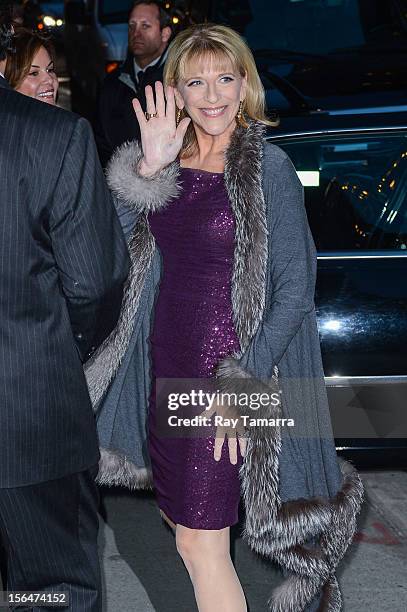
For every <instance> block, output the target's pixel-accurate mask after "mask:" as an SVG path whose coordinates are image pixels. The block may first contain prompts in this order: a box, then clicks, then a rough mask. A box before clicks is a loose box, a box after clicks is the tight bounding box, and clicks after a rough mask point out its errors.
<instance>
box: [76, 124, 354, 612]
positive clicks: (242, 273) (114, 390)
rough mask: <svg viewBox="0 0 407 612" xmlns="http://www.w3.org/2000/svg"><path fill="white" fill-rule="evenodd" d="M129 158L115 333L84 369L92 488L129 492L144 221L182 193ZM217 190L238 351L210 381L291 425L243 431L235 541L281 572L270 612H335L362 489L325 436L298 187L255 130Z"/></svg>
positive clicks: (144, 352)
mask: <svg viewBox="0 0 407 612" xmlns="http://www.w3.org/2000/svg"><path fill="white" fill-rule="evenodd" d="M141 154H142V153H141V151H140V148H139V145H138V144H137V143H136V142H132V143H128V144H126V145H123V146H122V147H121V148H120V149H118V151H117V152H116V154H115V156H114V157H113V159H112V161H111V164H110V166H109V169H108V181H109V184H110V187H111V189H112V191H113V193H114V194H115V195H116V197H117V200H118V210H119V214H120V216H121V218H122V223H123V227H124V229H125V231H127V234H128V237H129V250H130V254H131V258H132V262H133V263H132V269H131V272H130V276H129V280H128V285H127V290H126V293H125V298H124V302H123V306H122V313H121V318H120V320H119V323H118V326H117V328H116V330H115V331H114V332H113V333H112V334H111V336H110V338H108V339H107V341H106V342H105V343H104V345H102V347H101V348H100V349H99V350H98V352H97V354H96V355H95V356H94V357H93V359H92V360H91V361H90V362H89V363H88V365H87V367H86V375H87V380H88V385H89V390H90V394H91V397H92V400H93V403H94V406H95V408H97V410H98V427H99V434H100V441H101V446H102V460H101V464H100V473H99V481H100V482H101V483H104V484H121V485H125V486H127V487H130V488H137V487H141V486H146V485H147V484H148V482H149V469H148V466H149V462H148V457H147V453H146V425H145V424H146V413H147V407H148V398H149V394H150V384H151V381H150V359H149V344H148V339H149V333H150V327H151V321H152V317H153V314H154V299H155V295H156V291H157V288H158V286H159V281H160V275H161V260H160V254H159V252H158V250H157V248H156V246H155V242H154V238H153V236H152V234H151V231H150V229H149V225H148V221H147V214H148V212H149V211H152V210H158V209H160V208H161V207H162V206H166V205H168V204H169V202H170V201H171V200H173V199H174V198H176V196H177V194H178V193H179V190H180V185H179V184H178V182H177V179H178V177H179V164H178V162H174V163H173V164H171V165H170V166H168V167H167V168H165V169H164V170H163V171H161V172H160V173H159V174H158V175H155V176H154V177H152V178H143V177H141V176H140V175H138V174H137V173H136V166H137V162H138V160H139V159H140V157H141ZM225 185H226V188H227V191H228V195H229V199H230V202H231V206H232V211H233V214H234V218H235V227H236V237H235V256H234V267H233V277H232V307H233V316H234V323H235V328H236V331H237V334H238V337H239V340H240V346H241V352H240V353H239V354H237V355H233V356H230V357H229V358H227V359H224V360H223V361H222V362H221V363H220V364H219V366H218V370H217V375H218V381H219V385H220V386H221V387H222V388H223V389H226V390H233V391H236V390H238V389H241V390H243V391H245V392H248V391H249V392H250V390H253V391H259V389H260V388H264V389H266V388H268V389H270V388H272V389H274V390H275V389H276V388H279V390H280V391H281V398H282V402H281V404H280V405H279V406H278V407H276V408H273V409H271V408H270V407H268V408H267V409H262V410H260V412H259V414H257V415H256V416H261V417H263V416H264V417H278V416H287V417H290V418H293V419H294V421H295V423H296V425H295V427H294V428H293V429H292V430H291V431H289V429H290V428H287V429H285V430H284V431H282V429H283V428H280V427H263V428H261V427H255V428H252V429H251V430H250V438H249V442H248V450H247V454H246V457H245V460H244V463H243V466H242V469H241V478H242V495H243V499H244V503H245V508H246V525H245V536H246V538H247V540H248V542H249V544H250V546H251V547H252V548H253V549H254V550H256V551H257V552H259V553H260V554H262V555H266V556H267V557H269V558H271V559H274V560H276V561H278V562H279V563H280V564H281V566H282V567H283V568H285V569H286V571H287V572H289V573H290V574H291V578H290V579H289V580H286V581H285V582H284V583H283V585H282V586H281V587H279V588H278V589H275V591H274V593H273V595H272V598H271V599H270V609H271V610H273V611H274V612H289V611H293V612H297V611H298V612H300V611H302V610H305V609H306V608H307V606H308V605H309V604H310V603H311V602H312V601H315V596H318V594H319V593H322V601H323V604H322V605H323V606H324V607H323V608H321V612H322V610H326V611H328V610H329V612H336V611H338V610H340V609H341V595H340V591H339V588H338V584H337V581H336V578H335V573H334V572H335V569H336V567H337V565H338V563H339V561H340V559H341V558H342V556H343V555H344V553H345V551H346V549H347V547H348V545H349V543H350V542H351V540H352V537H353V534H354V531H355V518H356V515H357V513H358V511H359V509H360V505H361V501H362V495H363V489H362V485H361V482H360V479H359V477H358V475H357V473H356V471H355V470H354V468H353V467H352V466H351V465H350V464H348V463H347V462H345V461H338V459H337V456H336V451H335V446H334V441H333V438H332V430H331V424H330V417H329V407H328V403H327V396H326V390H325V385H324V373H323V368H322V361H321V352H320V345H319V337H318V331H317V326H316V315H315V308H314V291H315V278H316V251H315V246H314V242H313V239H312V236H311V233H310V229H309V226H308V222H307V216H306V212H305V208H304V203H303V189H302V186H301V184H300V182H299V180H298V178H297V175H296V173H295V170H294V168H293V165H292V163H291V162H290V160H289V159H288V157H287V156H286V154H285V153H284V152H283V151H282V150H281V149H279V148H278V147H276V146H274V145H272V144H270V143H267V142H265V140H264V126H262V125H261V124H260V123H255V122H251V123H250V125H249V127H248V128H247V129H245V128H242V127H237V128H236V130H235V132H234V134H233V136H232V141H231V144H230V146H229V148H228V150H227V152H226V165H225ZM310 542H313V545H312V547H311V548H310V547H309V543H310ZM315 542H316V543H315ZM304 544H307V545H308V546H307V548H305V547H304V546H303V545H304ZM307 609H309V608H307Z"/></svg>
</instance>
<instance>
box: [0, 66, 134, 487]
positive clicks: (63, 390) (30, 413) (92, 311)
mask: <svg viewBox="0 0 407 612" xmlns="http://www.w3.org/2000/svg"><path fill="white" fill-rule="evenodd" d="M127 273H128V255H127V247H126V245H125V241H124V239H123V234H122V231H121V228H120V225H119V222H118V219H117V216H116V213H115V211H114V208H113V205H112V202H111V198H110V195H109V192H108V190H107V187H106V184H105V181H104V177H103V173H102V170H101V167H100V164H99V161H98V158H97V153H96V148H95V145H94V141H93V137H92V134H91V130H90V127H89V124H88V123H87V122H86V121H85V120H84V119H81V118H79V117H77V116H76V115H74V114H71V113H68V112H65V111H62V110H60V109H57V108H52V107H49V106H48V105H47V104H45V103H43V102H38V101H35V100H32V99H31V98H28V97H26V96H23V95H21V94H18V93H16V92H15V91H13V90H11V89H10V88H9V87H8V85H7V84H6V82H5V81H4V79H2V78H1V77H0V487H3V488H4V487H16V486H22V485H26V484H33V483H38V482H44V481H47V480H51V479H55V478H59V477H62V476H65V475H68V474H72V473H75V472H79V471H81V470H83V469H86V468H88V467H90V466H91V465H93V464H95V463H97V461H98V459H99V451H98V443H97V435H96V430H95V422H94V416H93V412H92V409H91V405H90V400H89V395H88V391H87V386H86V381H85V378H84V375H83V369H82V361H83V359H84V358H85V357H86V356H87V355H89V354H91V352H92V351H93V350H94V349H95V347H96V346H97V345H98V344H100V343H101V342H102V341H103V339H104V338H105V337H106V336H107V335H108V334H109V333H110V331H111V330H112V329H113V327H114V325H115V324H116V321H117V316H118V313H119V309H120V303H121V298H122V288H123V283H124V281H125V278H126V276H127Z"/></svg>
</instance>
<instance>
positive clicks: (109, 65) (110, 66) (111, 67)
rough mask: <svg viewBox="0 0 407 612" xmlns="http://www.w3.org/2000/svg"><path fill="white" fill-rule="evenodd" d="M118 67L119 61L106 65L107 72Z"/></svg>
mask: <svg viewBox="0 0 407 612" xmlns="http://www.w3.org/2000/svg"><path fill="white" fill-rule="evenodd" d="M118 67H119V62H107V64H106V66H105V70H106V72H107V74H110V73H111V72H113V70H116V68H118Z"/></svg>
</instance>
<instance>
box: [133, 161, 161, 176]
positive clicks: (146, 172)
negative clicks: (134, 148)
mask: <svg viewBox="0 0 407 612" xmlns="http://www.w3.org/2000/svg"><path fill="white" fill-rule="evenodd" d="M163 168H165V166H150V165H149V164H147V162H146V160H145V159H144V157H142V158H141V160H140V162H139V163H138V166H137V171H138V173H139V174H140V176H145V177H149V176H153V175H154V174H157V172H160V170H162V169H163Z"/></svg>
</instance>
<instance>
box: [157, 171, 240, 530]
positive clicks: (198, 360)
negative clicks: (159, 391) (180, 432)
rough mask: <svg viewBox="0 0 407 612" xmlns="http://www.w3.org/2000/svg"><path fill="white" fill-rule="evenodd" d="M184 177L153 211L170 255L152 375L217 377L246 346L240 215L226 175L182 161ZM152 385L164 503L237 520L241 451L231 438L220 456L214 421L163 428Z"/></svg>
mask: <svg viewBox="0 0 407 612" xmlns="http://www.w3.org/2000/svg"><path fill="white" fill-rule="evenodd" d="M181 181H182V193H181V196H180V197H179V198H178V199H177V200H176V201H173V202H171V203H170V204H169V205H168V206H167V207H166V208H164V209H163V210H161V211H159V212H157V213H152V214H151V213H150V215H149V223H150V227H151V231H152V233H153V235H154V237H155V239H156V243H157V245H158V247H159V249H160V252H161V255H162V260H163V275H162V279H161V283H160V288H159V293H158V297H157V301H156V307H155V317H154V323H153V329H152V334H151V356H152V374H153V381H154V380H156V379H159V378H188V379H198V378H201V379H208V378H211V377H212V376H213V374H214V370H215V367H216V364H217V363H218V361H219V360H220V359H221V358H222V357H225V356H226V355H230V354H231V353H233V352H234V351H236V350H238V349H239V341H238V338H237V335H236V332H235V329H234V325H233V317H232V305H231V277H232V267H233V252H234V219H233V214H232V211H231V208H230V203H229V200H228V196H227V192H226V188H225V184H224V177H223V174H215V173H211V172H205V171H201V170H193V169H189V168H182V169H181ZM152 388H153V391H152V394H151V398H150V410H149V454H150V457H151V462H152V469H153V480H154V487H155V492H156V497H157V502H158V505H159V507H160V508H161V510H163V511H164V512H165V513H166V515H167V516H168V517H169V518H170V519H171V520H172V521H173V522H174V523H177V524H180V525H184V526H186V527H190V528H192V529H222V528H224V527H227V526H230V525H233V524H235V523H236V522H237V521H238V506H239V499H240V485H239V474H238V471H239V467H240V466H241V461H242V459H241V456H240V453H239V454H238V463H237V465H232V464H231V463H230V460H229V453H228V450H227V446H226V443H224V445H223V448H222V456H221V460H220V461H219V462H216V461H215V459H214V457H213V450H214V431H215V430H214V428H213V427H212V428H209V429H208V428H205V436H202V437H196V436H192V437H190V436H187V437H183V438H170V437H169V436H168V435H162V431H161V430H160V428H159V427H158V420H159V417H160V415H161V416H162V414H163V412H162V411H166V414H167V413H168V406H167V405H160V404H159V403H158V402H157V399H156V392H155V384H153V386H152ZM160 411H161V412H160ZM199 412H201V410H199ZM194 414H196V412H195V413H194Z"/></svg>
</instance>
